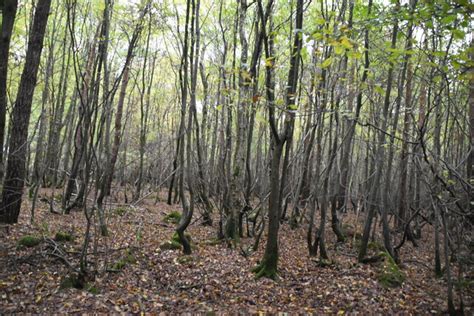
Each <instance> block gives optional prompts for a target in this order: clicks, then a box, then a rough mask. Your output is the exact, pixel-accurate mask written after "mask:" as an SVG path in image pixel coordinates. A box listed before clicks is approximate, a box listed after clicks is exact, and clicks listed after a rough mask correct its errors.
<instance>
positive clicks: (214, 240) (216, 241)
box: [203, 238, 222, 246]
mask: <svg viewBox="0 0 474 316" xmlns="http://www.w3.org/2000/svg"><path fill="white" fill-rule="evenodd" d="M221 243H222V240H221V239H219V238H212V239H208V240H205V241H204V242H203V244H204V245H209V246H216V245H219V244H221Z"/></svg>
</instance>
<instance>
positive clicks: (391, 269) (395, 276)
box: [377, 251, 405, 288]
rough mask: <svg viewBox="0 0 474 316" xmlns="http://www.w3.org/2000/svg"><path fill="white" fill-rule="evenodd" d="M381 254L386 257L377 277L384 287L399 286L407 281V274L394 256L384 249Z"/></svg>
mask: <svg viewBox="0 0 474 316" xmlns="http://www.w3.org/2000/svg"><path fill="white" fill-rule="evenodd" d="M380 255H381V256H382V257H383V258H384V260H383V262H382V265H381V267H380V270H379V272H378V274H377V279H378V281H379V282H380V284H381V285H382V286H383V287H386V288H389V287H399V286H401V285H402V283H403V281H405V275H404V274H403V272H402V270H400V268H399V267H398V265H397V264H396V263H395V261H394V260H393V258H392V257H391V256H390V255H389V254H388V253H387V252H386V251H383V252H381V253H380Z"/></svg>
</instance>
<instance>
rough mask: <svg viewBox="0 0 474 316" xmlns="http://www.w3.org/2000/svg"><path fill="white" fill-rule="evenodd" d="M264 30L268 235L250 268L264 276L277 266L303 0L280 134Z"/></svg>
mask: <svg viewBox="0 0 474 316" xmlns="http://www.w3.org/2000/svg"><path fill="white" fill-rule="evenodd" d="M258 4H259V16H260V19H261V21H262V25H266V23H265V15H264V12H263V8H262V5H261V3H260V2H259V3H258ZM271 7H272V1H271V0H270V1H269V2H268V4H267V10H266V12H265V14H266V15H267V18H269V19H271V14H272V13H271ZM262 30H263V32H265V33H264V43H265V58H266V60H267V61H268V63H267V64H266V77H265V85H266V93H267V102H269V104H268V115H269V125H270V131H271V135H272V139H271V145H270V146H271V151H272V156H271V165H270V197H269V203H268V217H269V223H268V237H267V238H268V239H267V245H266V248H265V254H264V256H263V258H262V261H261V262H260V264H259V265H258V266H257V267H256V268H255V269H254V272H255V273H256V275H257V277H262V276H265V277H268V278H272V279H274V278H276V276H277V267H278V230H279V226H280V214H281V212H280V211H281V208H280V207H281V205H280V202H279V201H280V189H281V183H280V181H281V179H280V162H281V155H282V153H283V147H284V145H285V142H287V141H291V139H292V137H293V128H294V122H295V112H296V109H297V105H296V85H297V82H298V73H299V67H300V58H301V57H300V54H301V47H302V45H303V0H298V1H297V4H296V14H295V30H297V32H296V34H295V36H294V43H293V45H292V47H291V58H290V69H289V71H288V84H287V86H286V91H285V97H286V98H285V105H286V113H285V115H286V116H285V123H284V128H283V132H282V133H281V134H280V132H279V130H278V127H277V122H276V119H275V104H274V83H273V79H272V72H273V70H272V69H273V66H274V60H273V59H274V56H273V47H272V45H273V42H272V35H271V34H267V33H266V31H265V28H264V27H262Z"/></svg>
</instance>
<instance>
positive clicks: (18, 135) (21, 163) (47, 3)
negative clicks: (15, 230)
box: [0, 0, 51, 223]
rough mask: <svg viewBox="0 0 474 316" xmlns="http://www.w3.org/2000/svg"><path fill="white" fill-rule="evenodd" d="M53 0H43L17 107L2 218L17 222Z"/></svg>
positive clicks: (2, 219)
mask: <svg viewBox="0 0 474 316" xmlns="http://www.w3.org/2000/svg"><path fill="white" fill-rule="evenodd" d="M50 7H51V0H39V1H38V4H37V6H36V10H35V17H34V21H33V26H32V28H31V34H30V39H29V42H28V50H27V53H26V59H25V66H24V68H23V73H22V75H21V80H20V86H19V88H18V94H17V100H16V103H15V107H14V108H13V115H12V129H11V136H10V141H9V146H8V148H9V156H8V164H7V169H6V175H5V179H4V182H3V195H2V207H1V210H0V222H3V223H16V222H18V216H19V214H20V207H21V199H22V195H23V186H24V181H25V175H26V165H25V161H26V150H27V142H26V141H27V137H28V124H29V121H30V114H31V103H32V101H33V93H34V90H35V86H36V79H37V75H38V67H39V63H40V58H41V51H42V49H43V38H44V34H45V31H46V24H47V22H48V16H49V9H50Z"/></svg>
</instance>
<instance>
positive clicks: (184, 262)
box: [176, 256, 194, 264]
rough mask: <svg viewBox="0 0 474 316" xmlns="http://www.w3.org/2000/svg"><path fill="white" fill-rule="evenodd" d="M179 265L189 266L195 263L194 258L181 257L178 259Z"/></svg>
mask: <svg viewBox="0 0 474 316" xmlns="http://www.w3.org/2000/svg"><path fill="white" fill-rule="evenodd" d="M176 261H177V262H178V263H179V264H187V263H190V262H193V261H194V258H193V256H180V257H178V258H177V259H176Z"/></svg>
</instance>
